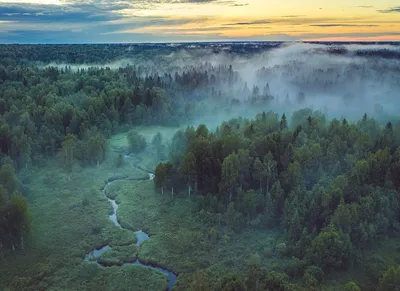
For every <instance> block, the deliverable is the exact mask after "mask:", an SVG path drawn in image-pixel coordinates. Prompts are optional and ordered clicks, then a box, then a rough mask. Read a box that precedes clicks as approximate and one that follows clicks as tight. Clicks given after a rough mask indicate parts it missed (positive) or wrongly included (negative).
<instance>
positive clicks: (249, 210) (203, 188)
mask: <svg viewBox="0 0 400 291" xmlns="http://www.w3.org/2000/svg"><path fill="white" fill-rule="evenodd" d="M399 94H400V45H399V44H398V43H374V44H373V43H363V44H361V43H360V44H355V43H352V44H350V43H304V42H294V43H280V42H248V43H245V42H242V43H229V42H226V43H181V44H179V43H173V44H94V45H1V46H0V289H1V288H4V290H93V289H96V290H128V289H129V288H130V287H131V286H133V284H134V286H135V287H136V288H137V290H160V291H161V290H164V291H165V290H196V291H197V290H224V291H229V290H243V291H250V290H273V291H275V290H338V289H343V290H346V291H347V290H354V291H356V290H397V289H396V288H398V286H400V267H399V266H400V255H399V252H398V243H399V242H400V241H399V239H400V237H399V231H400V198H399V197H400V195H399V190H400V115H399V112H398V110H399V108H400V95H399ZM21 266H24V267H25V271H24V272H21V271H20V270H21ZM7 288H8V289H7ZM1 290H2V289H1Z"/></svg>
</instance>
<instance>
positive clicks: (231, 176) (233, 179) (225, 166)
mask: <svg viewBox="0 0 400 291" xmlns="http://www.w3.org/2000/svg"><path fill="white" fill-rule="evenodd" d="M221 173H222V179H221V182H220V189H221V190H224V189H226V191H227V192H228V193H229V201H232V195H233V192H234V189H235V187H236V185H237V181H238V178H239V159H238V156H237V155H236V154H235V153H233V154H230V155H229V156H227V157H226V158H225V159H224V161H223V163H222V172H221Z"/></svg>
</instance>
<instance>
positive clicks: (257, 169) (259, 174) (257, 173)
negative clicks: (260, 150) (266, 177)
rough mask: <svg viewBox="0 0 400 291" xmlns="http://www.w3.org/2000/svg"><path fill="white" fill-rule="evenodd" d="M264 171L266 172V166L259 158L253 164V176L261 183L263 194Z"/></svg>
mask: <svg viewBox="0 0 400 291" xmlns="http://www.w3.org/2000/svg"><path fill="white" fill-rule="evenodd" d="M263 171H264V165H263V164H262V162H261V161H260V159H259V158H258V157H257V158H256V159H255V160H254V163H253V171H252V175H253V178H254V179H256V180H258V181H259V183H260V191H261V192H262V179H263Z"/></svg>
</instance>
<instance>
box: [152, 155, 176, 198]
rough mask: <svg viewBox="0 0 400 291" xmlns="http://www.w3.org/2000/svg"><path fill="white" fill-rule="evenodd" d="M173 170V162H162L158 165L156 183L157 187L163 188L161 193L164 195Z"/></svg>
mask: <svg viewBox="0 0 400 291" xmlns="http://www.w3.org/2000/svg"><path fill="white" fill-rule="evenodd" d="M171 171H172V164H171V163H160V164H158V165H157V167H156V170H155V173H154V175H155V177H154V184H155V186H156V187H157V188H159V189H161V194H162V195H164V187H165V186H166V185H167V183H168V182H169V179H170V175H171Z"/></svg>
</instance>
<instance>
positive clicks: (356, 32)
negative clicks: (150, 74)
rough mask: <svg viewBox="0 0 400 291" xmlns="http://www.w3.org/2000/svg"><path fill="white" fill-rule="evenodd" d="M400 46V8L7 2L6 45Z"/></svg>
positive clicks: (273, 0) (295, 2) (217, 0)
mask: <svg viewBox="0 0 400 291" xmlns="http://www.w3.org/2000/svg"><path fill="white" fill-rule="evenodd" d="M247 40H248V41H251V40H257V41H299V40H303V41H311V40H312V41H400V1H399V0H351V1H349V0H324V1H320V0H130V1H128V0H87V1H84V0H0V43H116V42H133V43H135V42H187V41H247Z"/></svg>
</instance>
